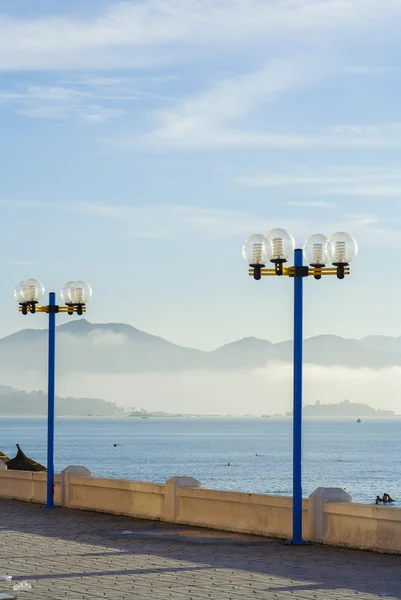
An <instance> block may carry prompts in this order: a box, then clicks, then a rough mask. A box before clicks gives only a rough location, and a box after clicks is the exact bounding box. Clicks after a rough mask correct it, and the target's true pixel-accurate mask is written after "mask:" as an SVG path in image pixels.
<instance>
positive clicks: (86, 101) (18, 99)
mask: <svg viewBox="0 0 401 600" xmlns="http://www.w3.org/2000/svg"><path fill="white" fill-rule="evenodd" d="M125 99H128V98H125ZM134 99H136V97H135V96H132V97H130V98H129V100H134ZM96 100H101V101H108V100H110V97H108V96H105V95H102V94H98V93H95V92H94V91H88V90H85V91H82V90H80V89H78V90H76V89H74V88H72V87H67V86H59V85H55V86H27V87H26V88H25V89H23V90H22V91H8V90H3V91H0V104H4V105H10V106H11V107H12V109H13V110H14V112H16V113H18V114H21V115H24V116H27V117H35V118H40V119H49V120H56V121H59V120H64V119H75V120H79V121H84V122H86V123H103V122H104V121H106V120H109V119H115V118H117V117H120V116H121V115H123V114H124V112H125V111H124V110H122V109H120V108H118V109H117V108H109V107H107V106H103V105H100V104H97V103H96V104H95V103H94V102H95V101H96Z"/></svg>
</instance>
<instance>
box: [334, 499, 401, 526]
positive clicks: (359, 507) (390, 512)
mask: <svg viewBox="0 0 401 600" xmlns="http://www.w3.org/2000/svg"><path fill="white" fill-rule="evenodd" d="M324 512H325V513H326V514H331V515H344V516H350V517H361V518H365V519H380V520H382V521H400V522H401V508H397V507H395V506H394V507H389V506H380V505H375V504H373V505H370V504H359V503H358V502H325V504H324Z"/></svg>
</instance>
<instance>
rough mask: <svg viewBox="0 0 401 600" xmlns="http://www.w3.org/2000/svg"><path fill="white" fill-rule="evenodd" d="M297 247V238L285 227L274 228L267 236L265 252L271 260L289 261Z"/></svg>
mask: <svg viewBox="0 0 401 600" xmlns="http://www.w3.org/2000/svg"><path fill="white" fill-rule="evenodd" d="M294 249H295V240H294V238H293V237H292V235H291V233H290V232H289V231H286V230H285V229H272V230H271V231H269V232H268V233H266V236H265V252H266V254H267V255H268V258H269V260H270V261H271V262H275V261H280V262H287V260H288V259H289V258H290V256H291V254H292V253H293V252H294Z"/></svg>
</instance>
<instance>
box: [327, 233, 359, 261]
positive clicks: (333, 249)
mask: <svg viewBox="0 0 401 600" xmlns="http://www.w3.org/2000/svg"><path fill="white" fill-rule="evenodd" d="M357 254H358V244H357V242H356V240H355V238H353V237H352V235H349V234H348V233H345V232H344V231H338V232H337V233H333V235H331V236H330V237H329V239H328V242H327V256H328V258H329V260H330V262H331V263H332V264H333V265H348V264H349V263H350V262H352V261H353V260H354V258H355V257H356V255H357Z"/></svg>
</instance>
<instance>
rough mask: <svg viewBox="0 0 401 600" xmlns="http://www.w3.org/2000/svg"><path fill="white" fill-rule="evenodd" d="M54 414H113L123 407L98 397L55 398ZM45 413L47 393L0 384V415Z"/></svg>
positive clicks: (121, 410) (36, 414) (120, 411)
mask: <svg viewBox="0 0 401 600" xmlns="http://www.w3.org/2000/svg"><path fill="white" fill-rule="evenodd" d="M55 412H56V416H59V417H62V416H115V415H121V414H123V412H124V411H123V409H122V408H120V407H118V406H116V404H114V403H112V402H106V401H105V400H101V399H100V398H59V397H56V398H55ZM46 414H47V394H46V393H45V392H43V391H41V390H38V391H35V392H24V391H21V390H16V389H14V388H12V387H11V386H2V385H0V415H29V416H43V415H46Z"/></svg>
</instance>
